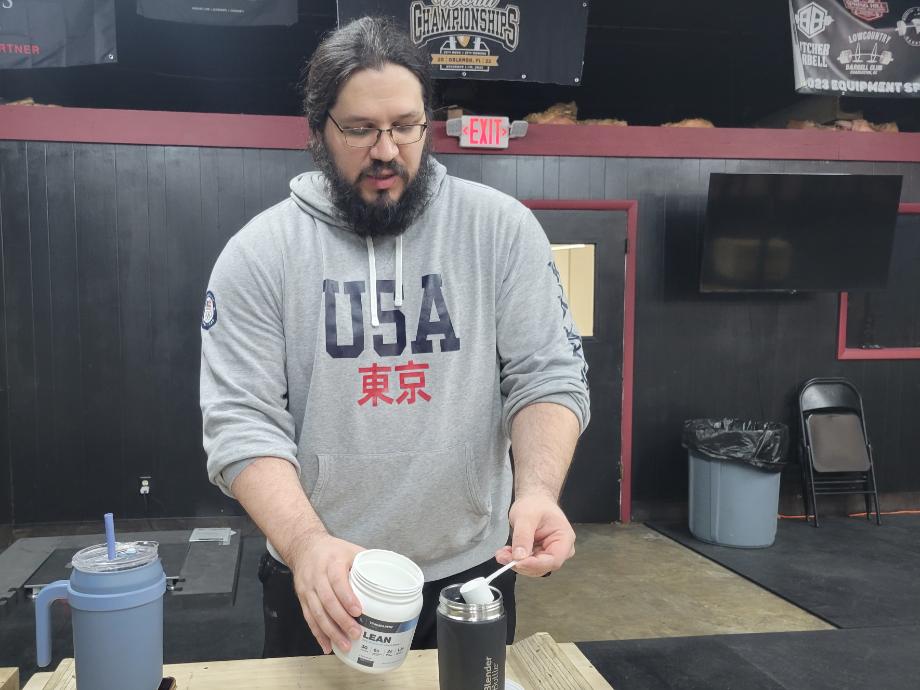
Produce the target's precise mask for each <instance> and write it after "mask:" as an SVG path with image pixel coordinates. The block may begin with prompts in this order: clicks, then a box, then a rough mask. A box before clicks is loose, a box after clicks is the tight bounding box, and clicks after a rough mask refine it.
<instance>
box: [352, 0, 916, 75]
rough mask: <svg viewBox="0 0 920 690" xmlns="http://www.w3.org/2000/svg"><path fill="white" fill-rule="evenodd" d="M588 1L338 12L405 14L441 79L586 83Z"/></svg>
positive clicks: (374, 2)
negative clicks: (584, 78) (583, 63)
mask: <svg viewBox="0 0 920 690" xmlns="http://www.w3.org/2000/svg"><path fill="white" fill-rule="evenodd" d="M918 2H920V0H918ZM588 5H589V3H588V2H587V1H586V0H553V1H552V2H527V1H526V0H511V1H510V2H509V1H507V0H338V13H339V26H343V25H344V24H346V23H348V22H349V21H350V20H352V19H355V18H357V17H362V16H365V15H388V16H391V17H394V18H395V19H397V20H398V21H399V22H400V23H402V24H403V26H405V27H406V29H408V31H409V35H410V36H412V40H413V41H414V42H415V43H416V44H417V45H420V46H423V47H424V50H425V51H426V52H427V53H428V54H429V55H430V56H431V70H432V75H433V76H434V77H435V78H439V79H463V78H465V79H502V80H506V81H536V82H550V83H555V84H569V85H578V84H580V83H581V69H582V62H583V60H584V52H585V33H586V31H587V28H588Z"/></svg>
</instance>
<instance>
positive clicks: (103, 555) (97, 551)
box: [72, 541, 160, 573]
mask: <svg viewBox="0 0 920 690" xmlns="http://www.w3.org/2000/svg"><path fill="white" fill-rule="evenodd" d="M159 546H160V545H159V543H157V542H155V541H129V542H118V543H117V544H116V545H115V558H114V559H112V560H109V553H108V548H107V547H106V545H105V544H95V545H94V546H87V547H86V548H85V549H81V550H80V551H77V552H76V553H75V554H74V555H73V559H72V563H73V567H74V568H76V569H77V570H81V571H83V572H84V573H117V572H121V571H123V570H131V569H132V568H140V567H141V566H143V565H147V564H148V563H151V562H152V561H154V560H156V558H157V549H158V548H159Z"/></svg>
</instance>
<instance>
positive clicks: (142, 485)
mask: <svg viewBox="0 0 920 690" xmlns="http://www.w3.org/2000/svg"><path fill="white" fill-rule="evenodd" d="M152 481H153V480H152V478H151V477H149V476H147V475H141V476H140V477H138V478H137V492H138V493H139V494H140V495H141V496H147V495H148V494H149V493H150V488H151V484H152Z"/></svg>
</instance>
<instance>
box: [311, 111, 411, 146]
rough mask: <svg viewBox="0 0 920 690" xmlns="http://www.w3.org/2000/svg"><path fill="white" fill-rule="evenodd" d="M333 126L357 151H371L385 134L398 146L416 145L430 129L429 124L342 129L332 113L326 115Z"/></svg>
mask: <svg viewBox="0 0 920 690" xmlns="http://www.w3.org/2000/svg"><path fill="white" fill-rule="evenodd" d="M326 115H327V116H328V117H329V119H330V120H332V124H334V125H335V126H336V127H338V130H339V131H340V132H341V133H342V134H343V135H344V136H345V143H346V144H348V145H349V146H351V147H352V148H356V149H369V148H371V147H373V146H376V145H377V142H379V141H380V137H381V135H383V133H384V132H386V133H387V134H389V135H390V140H391V141H392V142H393V143H394V144H396V145H397V146H405V145H406V144H414V143H415V142H417V141H419V140H420V139H421V138H422V136H424V134H425V130H426V129H428V123H427V122H425V123H422V124H420V125H393V126H392V127H390V128H389V129H381V128H380V127H342V125H340V124H339V123H338V122H336V121H335V118H334V117H332V113H326Z"/></svg>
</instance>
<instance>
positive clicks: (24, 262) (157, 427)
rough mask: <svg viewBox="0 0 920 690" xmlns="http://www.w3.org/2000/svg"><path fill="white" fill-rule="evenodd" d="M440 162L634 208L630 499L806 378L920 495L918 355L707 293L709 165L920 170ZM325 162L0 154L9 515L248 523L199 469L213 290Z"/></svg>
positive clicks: (775, 412)
mask: <svg viewBox="0 0 920 690" xmlns="http://www.w3.org/2000/svg"><path fill="white" fill-rule="evenodd" d="M441 159H442V161H443V162H444V163H445V164H446V165H447V167H448V169H449V171H450V172H451V173H452V174H455V175H458V176H460V177H465V178H468V179H473V180H476V181H480V182H485V183H487V184H491V185H492V186H494V187H496V188H498V189H501V190H503V191H506V192H508V193H510V194H514V195H516V196H518V197H519V198H529V199H538V198H544V199H559V198H579V199H600V198H606V199H637V200H638V201H639V210H638V218H639V227H638V246H637V247H636V248H635V249H636V251H637V258H638V269H637V270H638V275H637V279H638V285H637V288H638V302H637V314H636V372H635V399H634V406H635V409H634V429H633V432H634V440H633V449H634V455H633V477H634V481H633V498H634V500H635V501H641V502H648V503H650V504H654V503H655V502H664V501H680V500H683V499H684V497H685V495H686V459H685V452H684V450H683V449H682V448H681V447H680V428H681V422H682V421H683V420H684V419H687V418H690V417H710V416H711V417H721V416H734V417H745V418H752V419H754V418H756V419H774V420H781V421H786V422H790V423H791V422H793V421H794V414H793V402H794V399H795V392H796V389H797V387H798V385H800V384H801V382H803V381H804V380H805V379H807V378H810V377H812V376H830V375H842V376H847V377H849V378H851V379H852V380H853V381H854V382H855V383H856V385H857V386H859V388H860V389H861V390H862V392H863V396H864V399H865V404H866V410H867V416H868V423H869V430H870V433H871V435H872V437H873V441H874V445H875V451H876V456H877V462H878V471H879V482H880V488H881V489H882V490H883V491H920V465H918V464H917V463H916V462H914V461H913V457H914V455H915V453H916V448H917V447H920V425H918V424H916V422H915V418H916V415H917V412H918V410H920V360H913V361H909V360H908V361H845V362H840V361H837V359H836V354H835V353H836V342H837V309H838V304H837V296H836V295H834V294H801V295H792V296H787V295H779V296H777V295H770V296H758V295H701V294H700V293H699V292H698V290H697V282H698V263H699V251H698V246H699V240H700V233H701V231H702V224H703V215H704V208H705V197H706V187H707V183H708V175H709V173H710V172H717V171H751V172H755V171H774V172H782V171H789V172H793V171H796V172H800V171H804V172H857V171H858V172H879V173H883V172H884V173H891V172H894V173H900V174H903V175H904V176H905V183H904V192H903V200H904V201H912V202H918V201H920V164H881V163H879V164H876V163H871V162H869V163H837V162H822V161H746V160H697V159H637V158H633V159H625V158H623V159H620V158H592V157H568V156H546V157H515V156H510V155H501V156H480V155H476V154H464V155H451V156H442V157H441ZM312 167H313V166H312V161H311V159H310V157H309V155H308V154H306V153H305V152H302V151H260V150H252V149H248V150H238V149H198V148H194V147H159V146H111V145H84V144H76V145H74V144H62V143H48V144H44V143H31V142H28V143H27V142H13V141H4V142H0V250H2V257H0V259H2V261H0V303H2V305H3V308H2V314H0V523H2V522H10V521H13V522H16V523H20V524H21V523H31V522H44V521H52V520H76V519H97V518H98V517H99V516H100V515H101V514H102V513H103V512H104V511H107V510H114V511H116V512H118V513H119V514H120V515H122V516H143V515H145V514H146V515H151V516H160V515H169V516H189V515H215V514H220V513H233V514H237V513H239V512H240V508H239V506H238V505H237V504H236V503H235V502H233V501H230V500H228V499H226V498H225V497H223V496H222V495H221V494H220V492H219V491H218V490H217V489H216V488H214V487H212V486H211V485H210V484H209V483H208V481H207V478H206V476H205V472H204V453H203V451H202V449H201V438H200V434H201V429H200V426H201V421H200V411H199V409H198V357H199V335H198V322H199V319H200V310H201V304H202V298H203V293H204V289H205V285H206V283H207V278H208V275H209V273H210V269H211V266H212V265H213V263H214V261H215V259H216V257H217V255H218V254H219V252H220V250H221V249H222V247H223V246H224V244H225V243H226V241H227V239H228V238H229V237H230V236H231V235H233V233H235V232H236V231H237V230H239V228H240V227H242V225H243V224H245V222H247V221H248V220H249V219H250V218H251V217H253V216H254V215H256V214H257V213H259V212H260V211H262V210H264V209H265V208H267V207H269V206H271V205H272V204H273V203H275V202H277V201H280V200H281V199H283V198H284V197H285V196H286V195H287V193H288V188H287V183H288V180H289V179H290V178H291V177H293V176H294V175H295V174H297V173H299V172H301V171H304V170H308V169H311V168H312ZM898 259H899V257H895V260H896V261H897V260H898ZM918 280H920V278H918ZM618 422H619V420H608V421H607V422H605V420H597V419H596V420H594V423H595V424H597V423H611V424H616V423H618ZM142 474H144V475H151V476H152V477H153V478H154V479H153V482H154V483H153V491H152V494H151V497H150V500H149V505H146V506H145V504H144V501H143V499H141V497H140V496H139V495H138V493H137V478H138V476H140V475H142Z"/></svg>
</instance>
